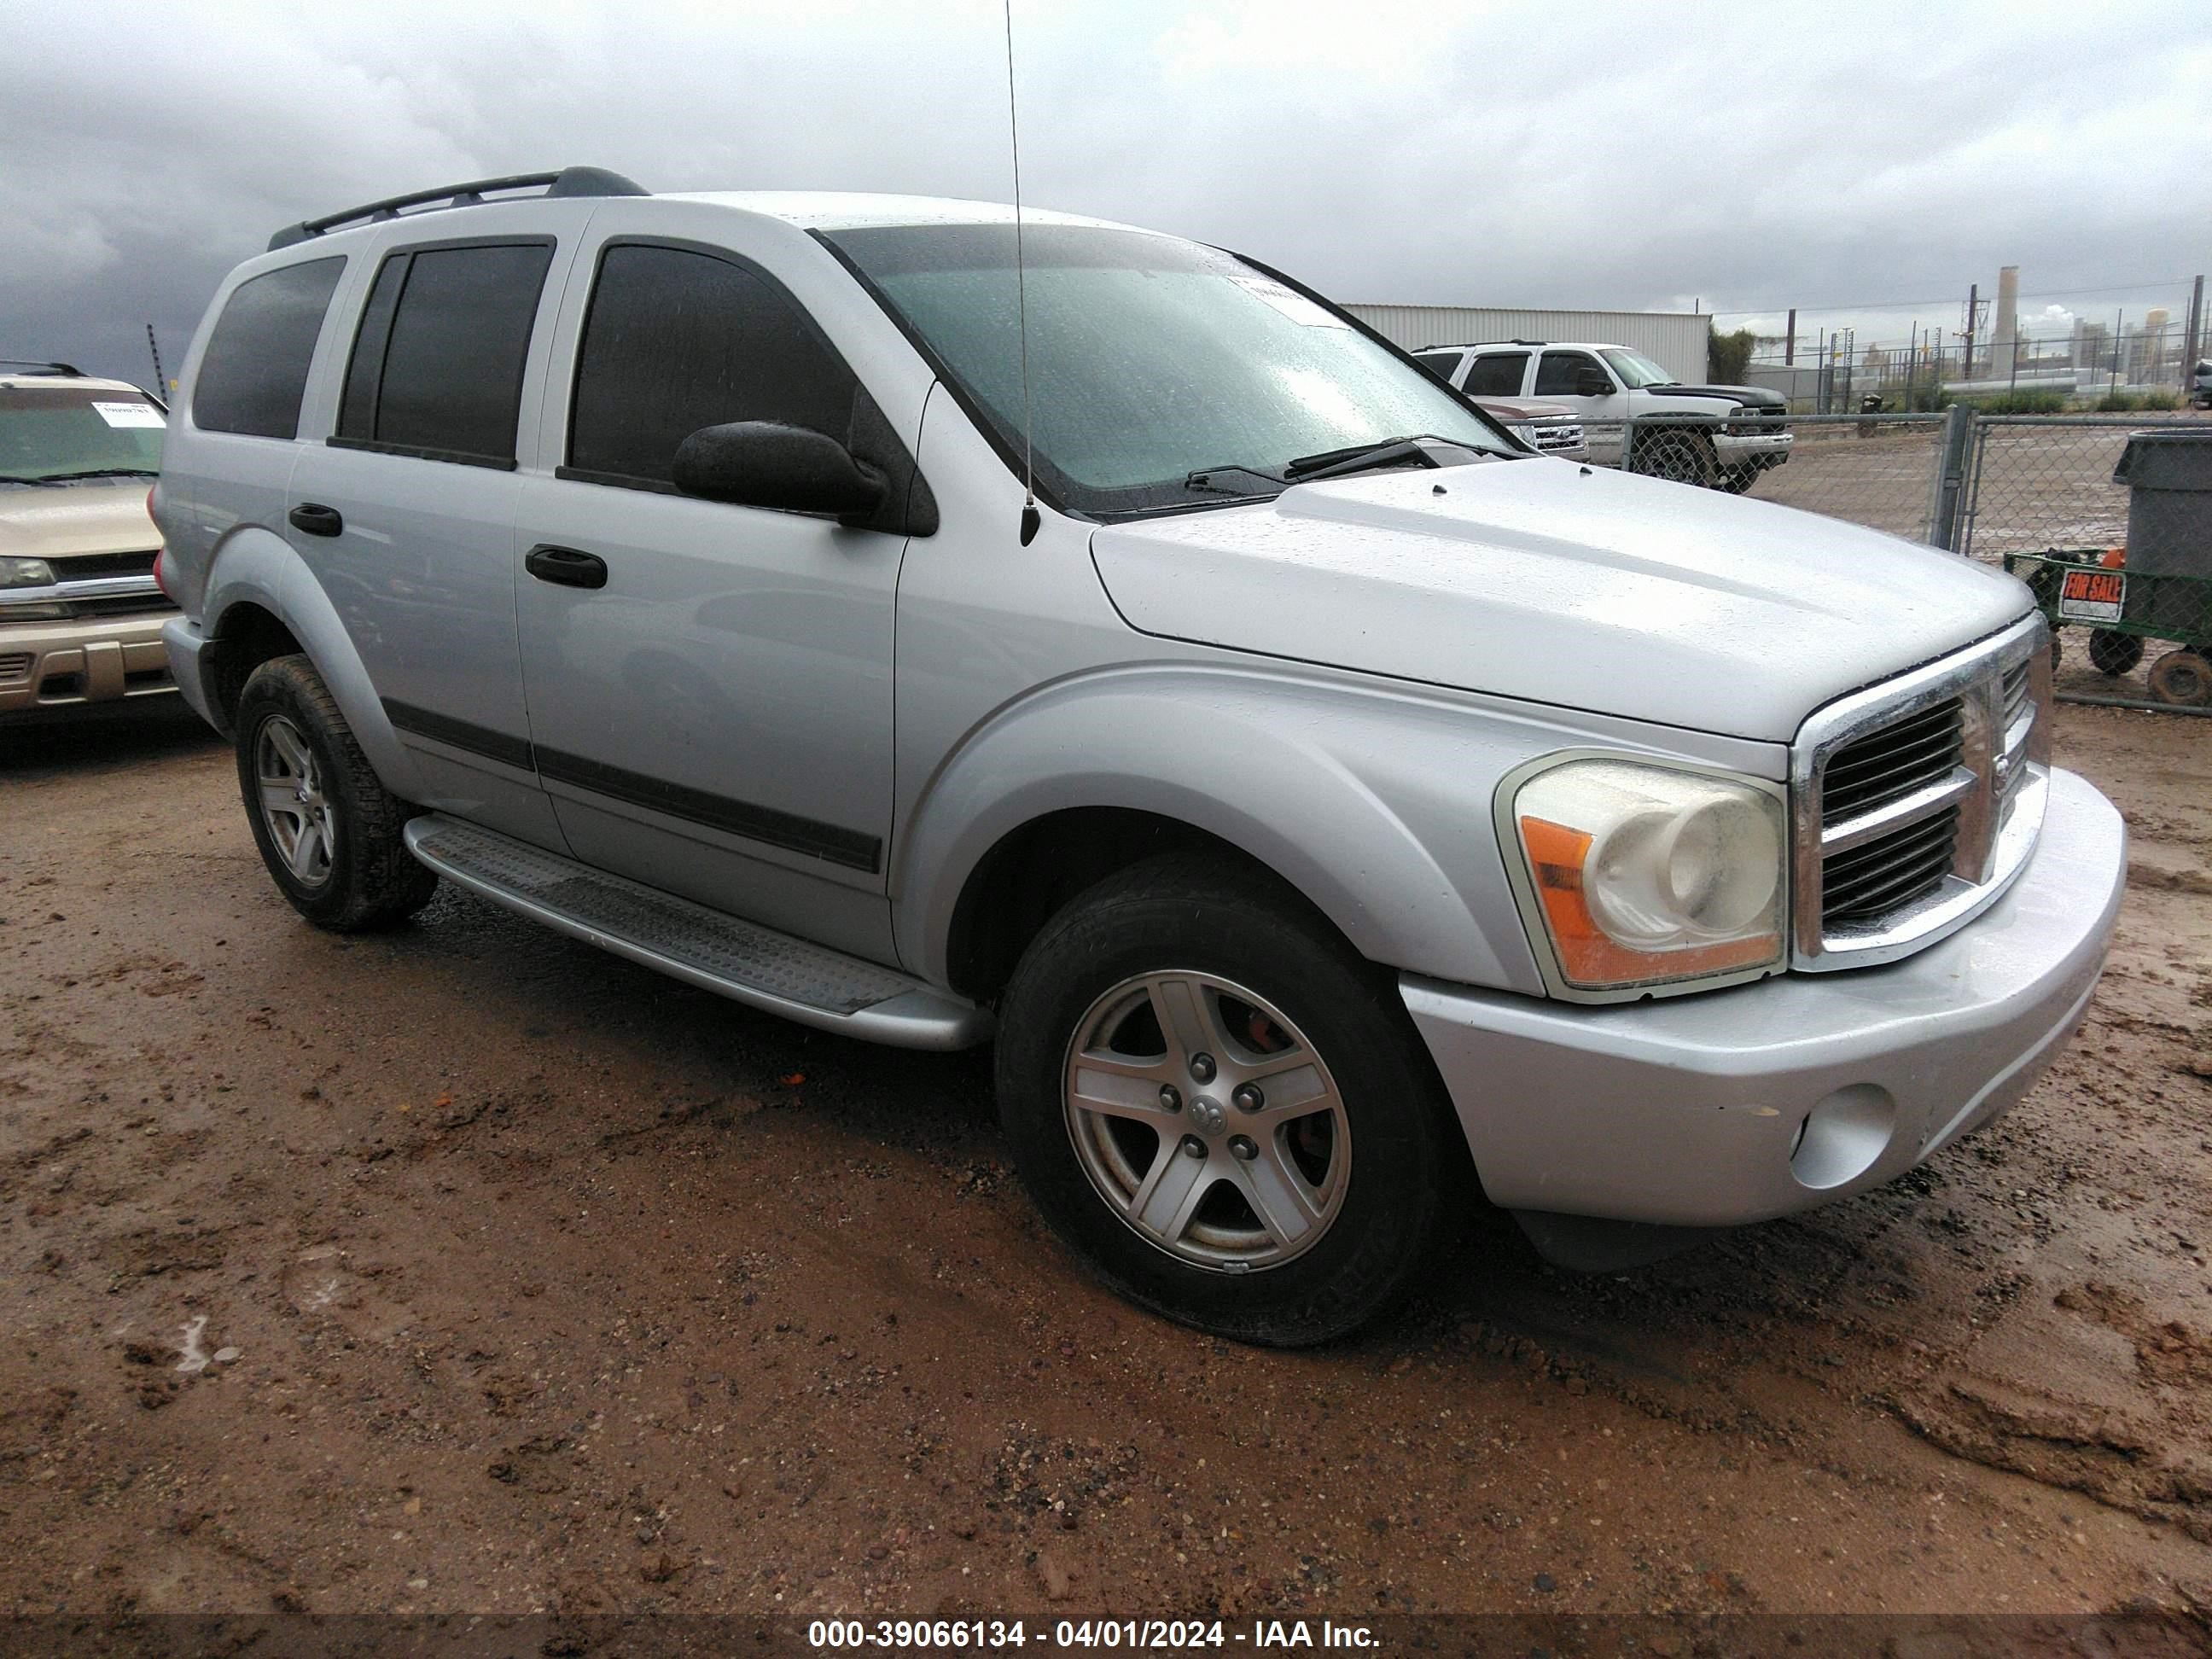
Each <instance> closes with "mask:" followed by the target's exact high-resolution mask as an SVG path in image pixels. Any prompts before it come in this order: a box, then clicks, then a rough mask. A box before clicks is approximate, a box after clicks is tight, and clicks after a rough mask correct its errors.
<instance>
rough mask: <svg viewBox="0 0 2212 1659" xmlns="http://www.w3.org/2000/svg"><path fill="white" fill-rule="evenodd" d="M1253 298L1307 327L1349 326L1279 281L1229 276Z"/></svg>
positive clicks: (1257, 277) (1259, 277) (1256, 277)
mask: <svg viewBox="0 0 2212 1659" xmlns="http://www.w3.org/2000/svg"><path fill="white" fill-rule="evenodd" d="M1229 280H1230V281H1231V282H1232V283H1236V284H1237V287H1239V288H1241V289H1243V290H1244V291H1245V292H1246V293H1247V294H1249V295H1251V296H1252V297H1253V298H1254V299H1255V300H1261V301H1266V302H1267V304H1268V305H1271V306H1273V307H1274V308H1275V309H1276V310H1278V311H1279V312H1281V313H1283V315H1284V316H1285V317H1287V318H1289V319H1291V321H1292V322H1294V323H1304V325H1306V326H1307V327H1308V328H1350V327H1351V326H1352V325H1351V324H1349V323H1347V322H1346V321H1345V320H1344V319H1343V318H1341V317H1333V316H1331V315H1330V314H1329V313H1328V312H1326V311H1324V310H1322V308H1321V307H1319V306H1317V305H1316V304H1315V303H1314V302H1313V301H1311V300H1309V299H1307V298H1306V296H1305V295H1303V294H1300V293H1298V292H1297V291H1296V290H1295V289H1287V288H1285V287H1284V286H1283V285H1282V284H1281V283H1271V282H1269V281H1268V280H1267V278H1266V277H1264V276H1231V278H1230V279H1229Z"/></svg>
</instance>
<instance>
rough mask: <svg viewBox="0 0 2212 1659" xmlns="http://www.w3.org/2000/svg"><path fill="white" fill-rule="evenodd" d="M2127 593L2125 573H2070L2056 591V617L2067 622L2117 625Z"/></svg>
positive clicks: (2084, 571)
mask: <svg viewBox="0 0 2212 1659" xmlns="http://www.w3.org/2000/svg"><path fill="white" fill-rule="evenodd" d="M2127 591H2128V578H2127V573H2126V572H2125V571H2124V570H2069V571H2068V572H2067V573H2066V581H2065V585H2064V586H2062V587H2061V588H2060V589H2059V590H2058V614H2059V615H2060V616H2061V617H2063V618H2065V619H2066V620H2067V621H2068V622H2095V623H2113V622H2118V621H2119V619H2120V601H2121V599H2123V598H2124V596H2125V595H2126V593H2127Z"/></svg>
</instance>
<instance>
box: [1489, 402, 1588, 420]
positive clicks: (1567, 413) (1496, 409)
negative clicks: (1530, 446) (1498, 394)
mask: <svg viewBox="0 0 2212 1659" xmlns="http://www.w3.org/2000/svg"><path fill="white" fill-rule="evenodd" d="M1474 404H1475V406H1476V407H1477V408H1479V409H1480V410H1483V411H1484V412H1485V413H1486V414H1490V415H1495V416H1497V417H1498V419H1499V420H1501V421H1578V420H1580V419H1581V418H1582V416H1581V414H1580V413H1579V412H1578V411H1577V410H1574V409H1572V408H1571V407H1569V406H1568V405H1567V404H1547V403H1542V402H1539V401H1538V400H1537V399H1535V398H1475V399H1474Z"/></svg>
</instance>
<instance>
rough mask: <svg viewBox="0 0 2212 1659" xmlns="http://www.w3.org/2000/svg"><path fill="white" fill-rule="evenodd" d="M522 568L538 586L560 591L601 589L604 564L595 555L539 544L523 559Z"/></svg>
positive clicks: (605, 569) (605, 564) (603, 583)
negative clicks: (555, 585)
mask: <svg viewBox="0 0 2212 1659" xmlns="http://www.w3.org/2000/svg"><path fill="white" fill-rule="evenodd" d="M522 568H524V569H525V570H527V571H528V572H529V573H530V574H532V575H533V576H535V577H537V578H538V580H539V581H541V582H558V583H559V584H560V585H561V586H563V587H605V586H606V585H607V562H606V561H605V559H603V558H601V557H599V555H598V554H596V553H579V552H578V551H577V550H575V549H574V548H573V547H547V546H544V544H540V545H538V546H537V547H533V548H532V549H531V550H530V551H529V552H527V553H526V554H524V555H523V557H522Z"/></svg>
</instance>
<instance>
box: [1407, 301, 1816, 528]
mask: <svg viewBox="0 0 2212 1659" xmlns="http://www.w3.org/2000/svg"><path fill="white" fill-rule="evenodd" d="M1415 355H1416V356H1418V357H1419V359H1420V361H1421V362H1422V363H1423V365H1424V366H1425V367H1426V368H1428V369H1429V371H1430V372H1431V374H1435V375H1436V376H1437V378H1438V379H1440V380H1443V382H1444V383H1445V384H1446V385H1447V386H1456V387H1458V388H1459V390H1461V391H1462V392H1465V393H1467V395H1468V397H1470V398H1522V397H1527V398H1548V399H1550V400H1551V401H1553V402H1554V403H1560V404H1565V405H1566V406H1567V407H1568V408H1570V409H1571V410H1574V411H1575V412H1576V413H1577V415H1579V416H1581V417H1582V421H1583V430H1584V432H1585V434H1586V435H1587V436H1588V439H1589V456H1590V459H1592V460H1594V461H1596V462H1599V463H1601V465H1607V466H1618V465H1620V464H1621V448H1622V437H1623V435H1624V434H1632V435H1631V436H1630V437H1629V441H1628V470H1629V471H1632V472H1649V473H1652V474H1654V475H1655V476H1656V477H1662V478H1676V479H1680V481H1681V482H1683V483H1696V484H1704V485H1706V486H1707V487H1709V488H1713V489H1725V490H1727V491H1728V492H1729V494H1730V495H1742V494H1743V493H1744V492H1745V491H1746V490H1747V489H1750V488H1751V487H1752V485H1753V484H1754V483H1757V482H1758V481H1759V474H1760V473H1762V472H1765V471H1769V470H1770V469H1771V468H1774V467H1778V466H1780V465H1782V464H1783V463H1784V461H1786V460H1788V459H1790V442H1791V440H1790V433H1789V430H1788V429H1787V428H1785V427H1784V424H1783V416H1784V414H1785V413H1786V411H1787V410H1788V405H1787V404H1785V403H1784V401H1783V399H1782V397H1781V395H1780V394H1779V393H1778V392H1769V391H1767V390H1766V389H1765V387H1763V386H1688V385H1686V384H1684V383H1683V382H1682V381H1680V380H1676V379H1675V378H1674V376H1673V375H1671V374H1668V372H1667V371H1666V370H1665V369H1663V368H1661V367H1660V366H1659V365H1658V364H1656V363H1655V362H1652V361H1651V360H1650V358H1649V357H1646V356H1644V355H1643V354H1642V353H1640V352H1637V351H1632V350H1631V349H1629V348H1628V347H1626V346H1620V345H1595V344H1592V343H1589V342H1586V341H1581V340H1570V341H1548V342H1547V341H1543V340H1499V341H1493V342H1491V343H1487V344H1483V345H1458V346H1430V347H1427V348H1426V349H1423V350H1421V351H1419V352H1418V353H1416V354H1415ZM1452 360H1456V361H1452Z"/></svg>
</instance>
